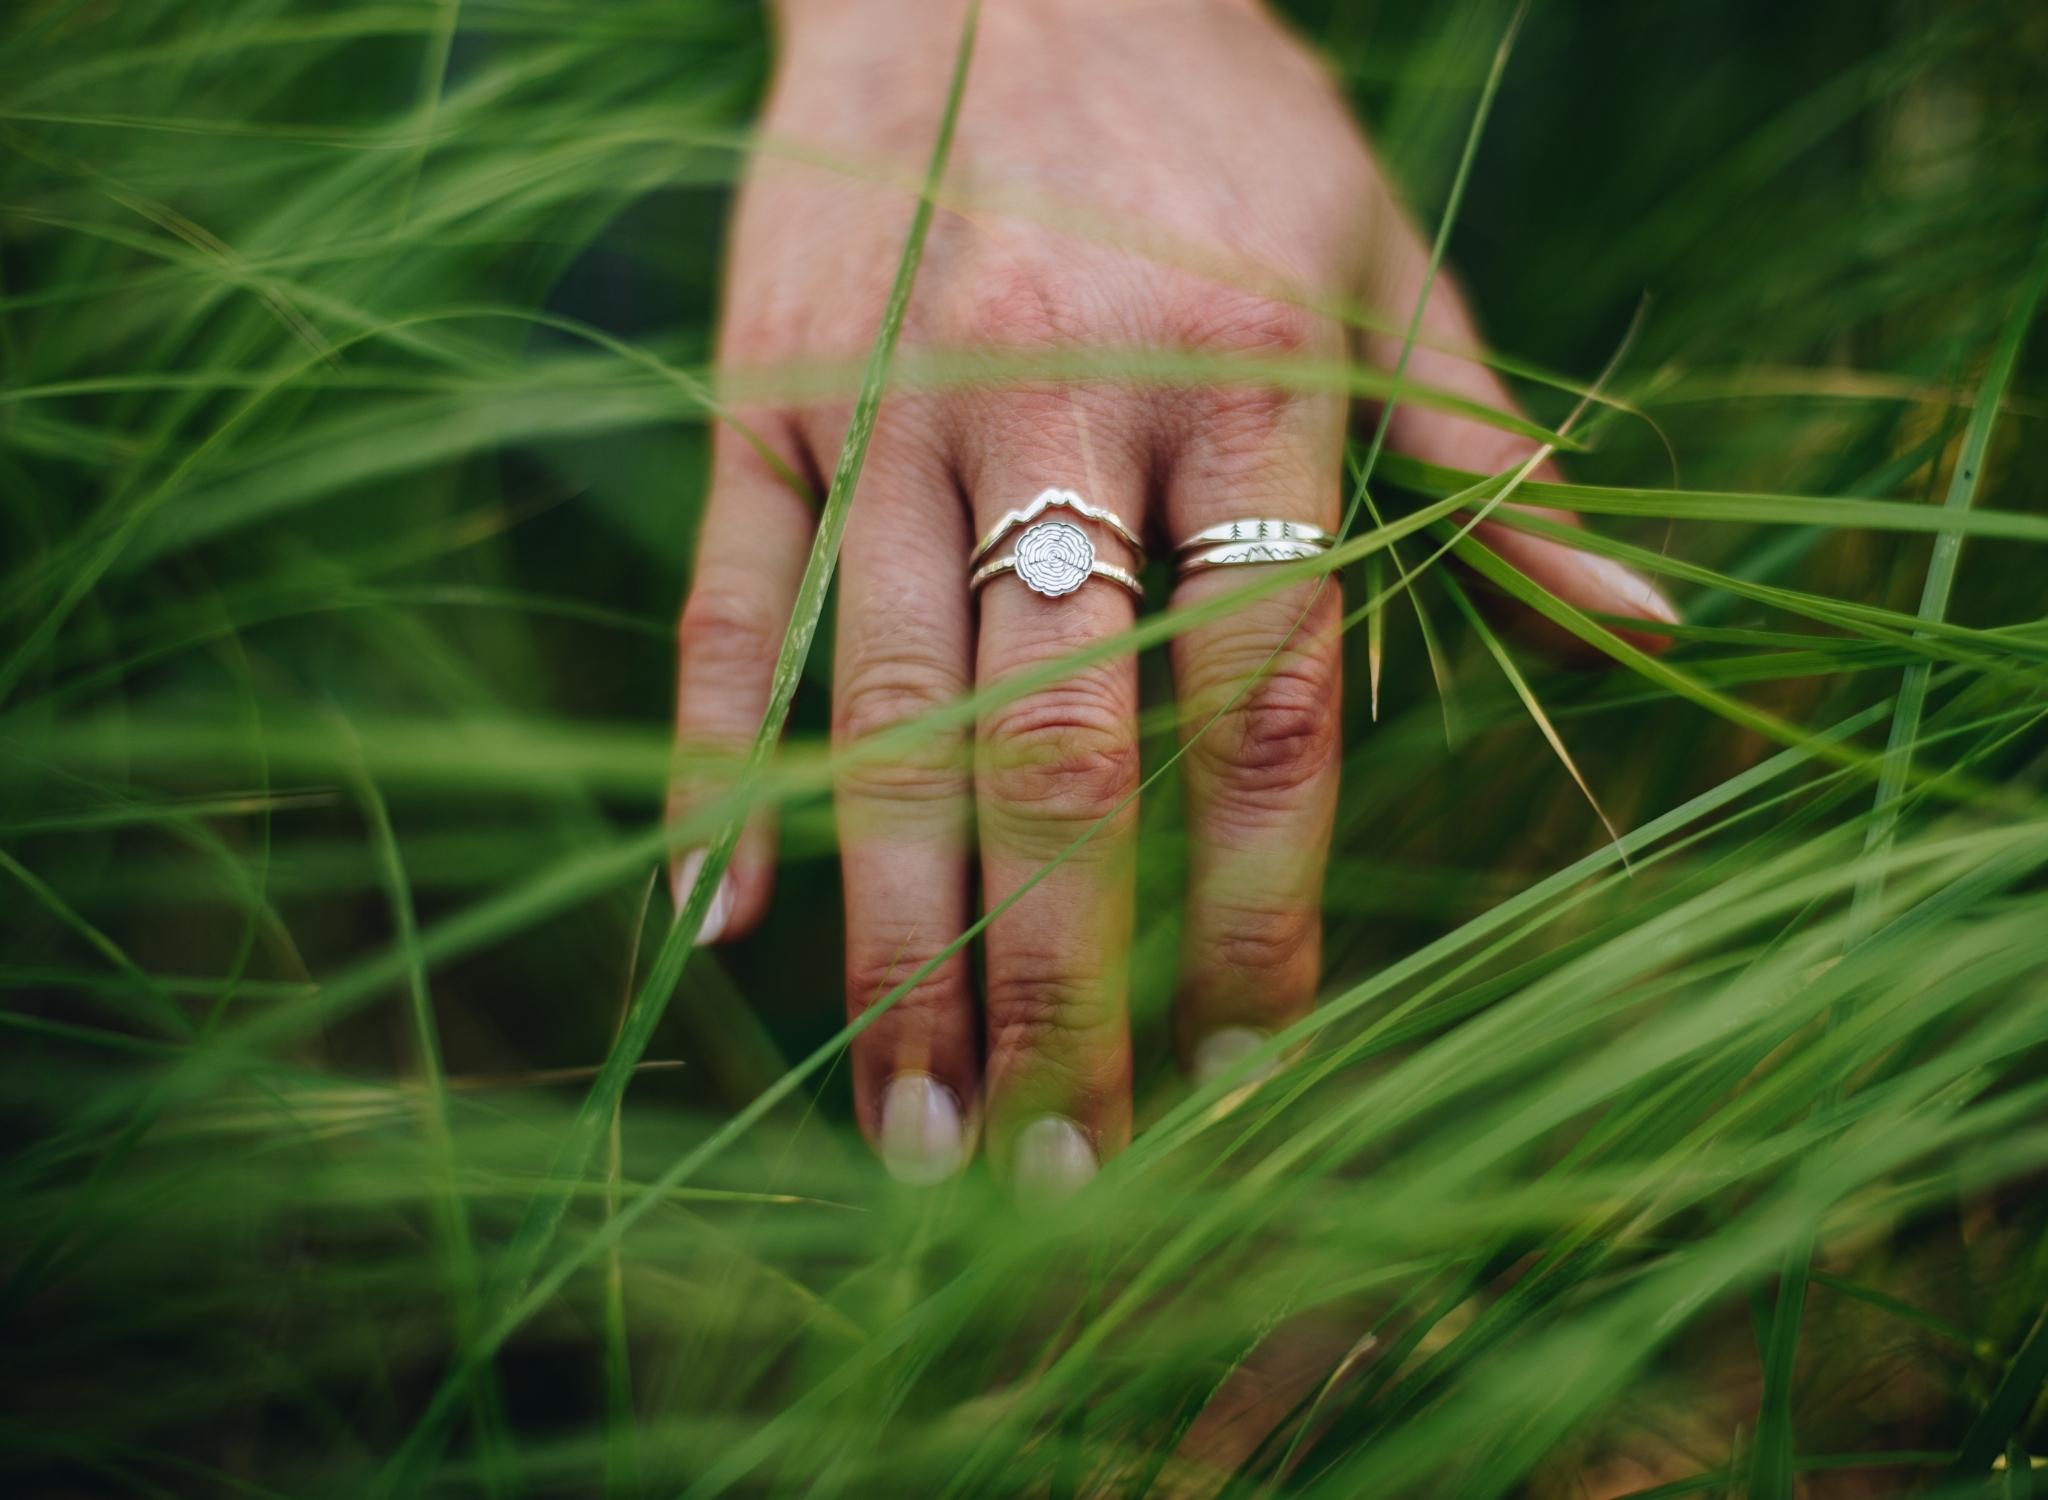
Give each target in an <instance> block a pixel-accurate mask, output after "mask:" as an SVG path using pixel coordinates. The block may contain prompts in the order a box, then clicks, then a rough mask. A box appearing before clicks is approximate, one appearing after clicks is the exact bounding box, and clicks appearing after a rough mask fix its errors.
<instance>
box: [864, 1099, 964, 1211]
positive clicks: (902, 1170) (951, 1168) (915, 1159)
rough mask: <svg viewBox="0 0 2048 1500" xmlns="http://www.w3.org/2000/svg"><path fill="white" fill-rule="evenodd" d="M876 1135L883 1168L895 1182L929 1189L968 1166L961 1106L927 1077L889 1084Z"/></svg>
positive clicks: (957, 1100) (883, 1100)
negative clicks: (879, 1126) (880, 1150)
mask: <svg viewBox="0 0 2048 1500" xmlns="http://www.w3.org/2000/svg"><path fill="white" fill-rule="evenodd" d="M877 1134H878V1136H879V1138H880V1145H881V1149H882V1165H883V1166H885V1167H887V1168H888V1169H889V1175H890V1176H892V1177H894V1178H895V1179H896V1180H897V1181H898V1182H908V1183H911V1184H914V1185H915V1186H918V1187H929V1186H930V1185H931V1184H933V1183H935V1182H944V1181H945V1180H946V1179H947V1178H948V1177H951V1176H952V1175H953V1174H954V1173H955V1172H957V1171H959V1170H960V1168H961V1166H962V1165H963V1164H964V1163H965V1162H966V1160H967V1130H966V1126H965V1125H964V1124H963V1123H962V1121H961V1118H960V1100H959V1099H958V1097H956V1096H955V1095H954V1093H953V1091H952V1090H951V1089H949V1088H947V1087H946V1086H945V1085H944V1084H943V1083H940V1082H939V1081H938V1079H936V1078H934V1077H932V1076H931V1074H929V1073H898V1074H897V1075H896V1076H895V1077H894V1078H892V1079H890V1080H889V1086H888V1087H887V1088H886V1089H884V1090H883V1091H882V1122H881V1129H880V1130H879V1131H878V1132H877Z"/></svg>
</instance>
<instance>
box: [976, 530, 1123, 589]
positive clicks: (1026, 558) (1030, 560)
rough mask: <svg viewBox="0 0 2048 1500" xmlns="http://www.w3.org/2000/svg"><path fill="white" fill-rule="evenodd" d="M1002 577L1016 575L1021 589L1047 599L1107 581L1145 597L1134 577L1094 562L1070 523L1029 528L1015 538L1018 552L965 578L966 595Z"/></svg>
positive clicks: (1088, 543) (1085, 536)
mask: <svg viewBox="0 0 2048 1500" xmlns="http://www.w3.org/2000/svg"><path fill="white" fill-rule="evenodd" d="M1005 573H1015V574H1016V575H1017V580H1018V582H1020V583H1022V584H1023V585H1024V587H1026V588H1028V589H1030V590H1031V591H1032V592H1033V593H1037V594H1043V595H1045V597H1046V598H1048V599H1058V598H1061V597H1063V596H1065V595H1067V594H1071V593H1073V592H1074V590H1076V589H1078V588H1079V587H1080V586H1081V585H1082V584H1084V583H1086V582H1087V581H1088V580H1089V579H1090V578H1107V579H1108V580H1109V581H1110V582H1111V583H1116V584H1121V585H1122V586H1123V587H1125V588H1126V589H1129V590H1130V591H1131V593H1132V595H1133V596H1134V597H1136V598H1139V599H1143V598H1144V597H1145V586H1144V585H1143V584H1142V583H1140V582H1138V579H1137V576H1136V575H1135V574H1133V573H1130V572H1128V571H1127V570H1125V569H1123V568H1119V567H1117V566H1116V565H1115V564H1114V563H1106V562H1103V561H1102V560H1100V559H1099V558H1097V557H1096V555H1095V544H1094V543H1093V542H1091V541H1089V540H1088V533H1087V532H1085V531H1083V530H1082V529H1081V528H1080V527H1078V526H1076V525H1074V524H1073V523H1072V522H1069V521H1040V522H1039V523H1038V524H1037V525H1036V526H1033V527H1031V528H1030V529H1029V530H1027V531H1026V532H1025V533H1024V534H1023V535H1022V536H1020V537H1018V538H1017V548H1016V550H1015V551H1014V552H1012V553H1011V554H1010V555H1009V556H1008V557H998V558H996V559H994V560H993V561H991V562H985V563H983V564H982V565H981V566H980V567H978V568H976V569H975V570H974V571H973V572H972V573H971V574H969V575H968V578H967V589H968V592H970V593H972V592H974V591H975V590H977V589H979V588H980V587H981V586H982V585H983V584H985V583H987V582H988V581H989V580H990V579H991V578H999V577H1001V576H1002V575H1003V574H1005Z"/></svg>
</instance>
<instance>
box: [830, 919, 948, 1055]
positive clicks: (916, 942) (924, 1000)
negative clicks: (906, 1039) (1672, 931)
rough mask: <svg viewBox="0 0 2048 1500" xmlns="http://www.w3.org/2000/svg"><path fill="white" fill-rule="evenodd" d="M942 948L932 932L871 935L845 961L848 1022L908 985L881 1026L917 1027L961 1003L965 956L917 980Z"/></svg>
mask: <svg viewBox="0 0 2048 1500" xmlns="http://www.w3.org/2000/svg"><path fill="white" fill-rule="evenodd" d="M940 946H941V945H940V944H937V943H935V942H934V941H933V939H932V935H931V934H929V933H915V932H911V933H889V932H870V933H868V934H867V935H866V936H865V938H864V939H863V941H862V942H861V943H860V944H859V945H858V947H857V949H856V951H854V952H853V953H851V954H849V955H848V957H847V961H846V1014H847V1018H848V1019H849V1020H850V1019H852V1018H854V1017H856V1016H860V1015H864V1014H865V1013H866V1012H867V1010H868V1009H869V1007H871V1006H873V1005H875V1004H877V1003H879V1002H880V1001H882V1000H885V999H887V998H888V997H889V996H890V995H891V994H893V993H894V992H895V990H896V989H897V987H898V986H899V985H903V984H905V983H909V984H910V988H909V989H908V990H906V991H904V993H903V994H902V995H901V996H900V997H898V999H897V1000H896V1002H895V1004H893V1005H891V1006H890V1007H889V1010H888V1013H887V1014H886V1015H885V1016H883V1017H881V1018H880V1019H879V1020H877V1021H876V1022H875V1025H876V1026H877V1027H897V1028H901V1027H906V1026H917V1025H920V1024H922V1023H923V1022H925V1021H926V1020H927V1019H929V1017H930V1015H931V1014H932V1013H934V1012H942V1011H944V1010H946V1009H948V1008H950V1007H952V1006H953V1005H956V1004H958V1003H959V1002H961V1001H962V1000H963V999H964V998H965V995H966V986H967V973H966V967H965V963H966V961H965V959H964V957H963V956H962V955H960V954H957V953H956V954H951V955H949V956H948V957H947V958H946V959H945V960H944V961H942V962H941V963H940V964H939V965H938V966H937V967H936V968H934V969H933V970H932V971H931V972H930V973H929V974H926V975H924V976H923V977H922V978H917V977H916V976H917V973H918V971H919V970H920V969H922V968H923V967H924V966H925V965H926V964H928V963H930V962H931V960H932V958H933V956H934V955H935V954H936V953H937V952H938V951H939V947H940ZM868 1035H869V1036H871V1037H872V1036H873V1035H874V1033H873V1032H872V1031H870V1032H869V1033H868Z"/></svg>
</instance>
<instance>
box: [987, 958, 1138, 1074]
mask: <svg viewBox="0 0 2048 1500" xmlns="http://www.w3.org/2000/svg"><path fill="white" fill-rule="evenodd" d="M987 998H988V1018H989V1020H988V1026H989V1051H990V1055H991V1057H992V1058H993V1059H995V1063H994V1067H993V1069H992V1071H996V1072H1003V1071H1007V1070H1008V1069H1011V1068H1015V1067H1017V1066H1018V1065H1019V1064H1022V1063H1026V1062H1028V1063H1029V1064H1030V1065H1032V1066H1034V1067H1048V1066H1049V1067H1053V1068H1057V1069H1059V1070H1061V1071H1062V1072H1064V1073H1065V1074H1067V1075H1068V1076H1069V1078H1070V1080H1071V1081H1072V1082H1074V1083H1075V1084H1076V1085H1078V1086H1079V1087H1080V1089H1081V1091H1082V1092H1083V1093H1090V1092H1093V1091H1094V1090H1095V1089H1096V1088H1098V1087H1101V1088H1107V1087H1110V1086H1112V1085H1113V1084H1114V1082H1115V1078H1114V1076H1113V1075H1114V1073H1115V1071H1116V1070H1117V1068H1118V1067H1120V1066H1121V1049H1120V1048H1119V1047H1117V1046H1116V1045H1114V1043H1115V1041H1116V1039H1117V1038H1116V1029H1117V1025H1118V1022H1119V1018H1120V1016H1121V1014H1122V1012H1121V1011H1120V1010H1119V1009H1118V1008H1117V1007H1116V1005H1115V1004H1114V1003H1113V1001H1112V1000H1111V999H1110V998H1109V997H1108V996H1106V995H1105V994H1104V993H1103V992H1102V990H1101V988H1100V987H1099V986H1096V985H1091V984H1088V983H1086V982H1084V981H1083V980H1081V979H1079V978H1077V977H1075V976H1072V975H1063V974H1056V973H1052V972H1049V971H1046V970H1041V969H1037V968H1021V969H1011V970H1007V971H1006V972H1003V973H1001V974H993V975H991V976H990V977H989V981H988V997H987Z"/></svg>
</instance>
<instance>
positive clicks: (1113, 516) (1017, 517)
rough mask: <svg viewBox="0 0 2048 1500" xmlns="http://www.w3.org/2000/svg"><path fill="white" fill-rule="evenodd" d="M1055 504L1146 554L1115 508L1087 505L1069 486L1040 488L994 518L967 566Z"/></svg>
mask: <svg viewBox="0 0 2048 1500" xmlns="http://www.w3.org/2000/svg"><path fill="white" fill-rule="evenodd" d="M1054 506H1058V507H1060V508H1061V509H1063V510H1070V511H1072V512H1073V513H1074V514H1075V515H1077V516H1080V517H1082V518H1084V519H1085V520H1090V521H1093V522H1095V523H1096V524H1097V525H1099V526H1104V527H1107V528H1108V529H1109V530H1110V531H1112V532H1114V533H1115V534H1116V539H1117V540H1118V541H1120V542H1122V543H1123V544H1124V545H1125V546H1126V547H1129V548H1130V549H1131V553H1132V555H1133V556H1135V557H1143V556H1144V555H1145V546H1144V543H1142V542H1140V541H1139V540H1138V536H1137V533H1136V532H1134V531H1132V530H1131V528H1130V527H1128V526H1126V525H1125V524H1124V523H1123V518H1122V517H1121V516H1119V515H1118V514H1117V513H1116V512H1115V511H1113V510H1110V509H1109V508H1108V507H1107V506H1102V505H1090V504H1089V503H1088V502H1087V501H1086V500H1083V499H1082V498H1081V497H1080V496H1079V495H1077V494H1075V493H1074V492H1073V491H1072V490H1062V489H1048V490H1040V491H1039V492H1038V498H1037V499H1035V500H1033V501H1032V502H1031V503H1030V504H1029V505H1025V506H1020V507H1019V508H1018V509H1016V510H1013V511H1010V512H1009V513H1008V514H1006V515H1005V516H1004V517H1003V518H1002V519H1001V520H1000V521H997V522H996V524H995V525H993V526H991V527H989V529H988V534H987V535H985V536H984V537H982V539H981V540H980V541H979V542H977V543H976V544H975V548H974V551H973V553H972V554H970V555H969V557H968V559H967V564H968V566H969V567H972V566H974V565H975V564H976V563H978V562H980V561H981V560H982V559H983V558H985V557H987V556H988V555H989V553H991V552H993V551H995V549H996V544H997V543H998V542H1000V541H1002V539H1003V538H1004V537H1006V536H1008V535H1009V534H1010V533H1011V532H1013V531H1015V530H1017V529H1018V528H1019V527H1020V526H1029V525H1030V524H1031V523H1032V522H1033V521H1035V520H1037V519H1038V518H1039V517H1040V516H1042V515H1044V514H1045V513H1046V512H1047V511H1048V510H1051V509H1052V508H1053V507H1054ZM1069 529H1072V528H1069Z"/></svg>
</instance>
